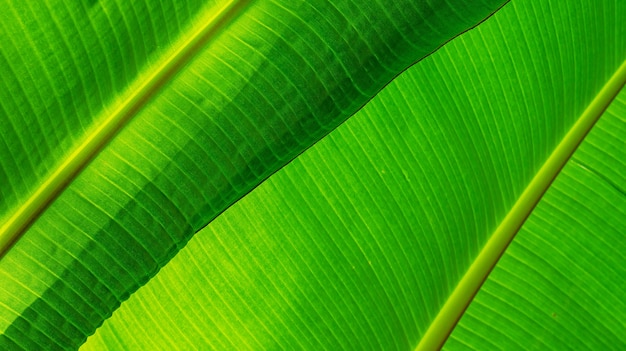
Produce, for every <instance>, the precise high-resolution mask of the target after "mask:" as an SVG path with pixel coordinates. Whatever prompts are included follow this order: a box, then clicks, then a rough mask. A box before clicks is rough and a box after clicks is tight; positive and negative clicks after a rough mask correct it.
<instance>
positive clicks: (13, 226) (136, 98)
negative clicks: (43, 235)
mask: <svg viewBox="0 0 626 351" xmlns="http://www.w3.org/2000/svg"><path fill="white" fill-rule="evenodd" d="M252 1H253V0H231V1H229V2H228V3H227V4H225V5H224V6H223V7H222V8H220V9H219V10H217V11H215V12H213V11H212V12H213V13H212V14H211V15H210V17H208V18H207V19H206V20H205V21H204V22H203V23H202V24H201V25H200V26H199V27H196V28H194V29H193V31H192V34H191V35H189V36H187V37H185V38H183V39H181V40H180V41H179V42H177V43H176V44H175V45H174V47H173V49H172V50H173V51H170V52H168V53H167V54H166V55H165V57H164V58H163V59H162V60H161V61H160V62H159V63H158V65H157V66H156V68H155V69H154V71H153V72H152V73H151V74H150V75H148V76H147V77H146V78H145V79H143V80H141V82H139V83H136V85H133V86H131V88H130V90H129V91H130V93H129V94H127V97H126V98H125V99H124V100H123V101H122V102H121V103H120V104H119V105H118V107H117V108H116V109H115V110H113V112H111V113H107V115H105V116H102V118H101V120H103V122H102V123H100V124H99V125H98V126H96V127H95V129H93V130H92V131H91V132H90V133H88V135H87V137H86V138H85V139H84V140H83V141H82V143H81V144H80V145H79V146H78V147H77V148H76V149H75V150H74V151H73V152H72V153H71V154H70V155H69V156H68V157H67V158H66V159H65V160H64V161H63V162H62V163H61V165H60V166H58V168H57V169H56V170H55V171H54V172H53V173H52V174H51V175H50V176H49V177H48V178H47V179H45V181H44V182H43V183H42V184H41V185H40V186H39V188H37V190H36V191H35V192H34V193H33V194H32V195H31V196H30V197H29V198H28V200H26V201H25V202H24V203H23V204H22V206H21V207H20V208H19V209H18V210H17V211H16V212H15V213H14V214H13V215H12V216H11V217H10V218H9V219H8V221H7V222H5V223H4V224H3V225H2V227H1V228H0V259H2V257H4V255H5V254H6V253H7V252H8V251H9V250H10V248H11V247H12V245H13V244H14V243H15V242H17V240H19V238H20V237H21V236H22V234H23V233H24V232H25V231H26V230H27V229H28V227H29V226H30V225H31V224H32V223H33V222H34V221H35V220H36V219H37V217H38V216H39V215H40V214H41V213H42V212H43V211H44V210H45V209H46V207H47V206H48V205H49V204H50V203H52V202H53V201H54V200H55V199H56V198H57V197H58V195H59V194H60V193H61V192H62V191H63V189H65V187H66V186H67V185H68V184H69V183H70V182H71V181H72V180H73V179H74V178H75V177H76V176H77V175H78V173H80V171H81V170H82V169H83V168H84V167H85V166H86V165H87V164H88V163H89V162H90V161H91V160H93V159H94V158H95V156H96V155H97V154H98V153H99V152H100V151H101V150H102V149H103V148H104V147H105V146H106V145H107V144H108V142H109V141H111V140H112V139H113V137H114V136H115V135H116V134H117V133H118V132H119V131H120V130H121V129H122V127H123V126H124V125H125V124H126V123H127V122H128V121H129V120H130V119H132V117H133V116H135V115H136V114H137V113H138V112H139V111H140V110H141V108H143V107H144V106H145V104H146V103H147V102H148V101H149V100H150V99H151V98H152V97H153V96H154V95H156V94H157V92H158V91H159V89H160V88H161V87H163V86H164V85H165V84H166V83H167V82H168V81H169V80H170V79H171V78H173V77H174V76H175V75H176V73H177V72H179V71H180V69H181V68H182V67H184V65H185V64H186V63H187V62H188V61H189V60H190V58H191V57H192V56H193V55H194V54H195V53H196V52H198V51H199V50H200V49H201V48H202V47H203V46H204V45H205V44H206V43H208V42H209V41H210V40H212V39H214V38H215V37H216V36H217V35H218V34H219V33H220V31H221V30H222V29H223V28H224V27H226V26H227V25H228V24H229V23H230V22H231V21H232V20H233V19H234V18H235V17H236V16H237V14H238V13H240V12H241V10H242V9H244V8H245V7H246V5H248V4H249V3H251V2H252ZM96 120H100V119H96Z"/></svg>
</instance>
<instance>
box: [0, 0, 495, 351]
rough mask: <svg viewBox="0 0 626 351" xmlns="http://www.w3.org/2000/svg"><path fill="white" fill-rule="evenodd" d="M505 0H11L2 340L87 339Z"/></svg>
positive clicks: (37, 343)
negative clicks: (250, 196) (207, 228)
mask: <svg viewBox="0 0 626 351" xmlns="http://www.w3.org/2000/svg"><path fill="white" fill-rule="evenodd" d="M502 2H503V1H502V0H493V1H482V2H476V3H473V4H465V2H464V1H460V0H459V1H455V2H451V1H427V2H418V3H415V2H411V1H401V2H398V1H393V2H392V1H387V2H368V3H366V4H361V3H353V2H350V1H340V2H335V1H332V2H331V1H328V2H324V1H319V2H310V1H279V2H270V1H215V2H210V1H195V2H194V1H192V2H185V3H184V4H179V2H175V1H166V2H159V3H157V4H155V3H154V2H148V1H145V2H138V1H134V2H121V1H114V0H109V1H104V0H103V1H90V2H69V1H62V0H49V1H45V2H37V3H33V2H26V3H15V2H9V1H7V2H5V3H3V5H4V7H3V8H5V10H4V11H3V12H2V14H1V15H0V25H1V26H2V36H0V50H1V52H2V55H0V57H2V61H0V72H2V80H1V81H2V84H3V86H2V89H1V90H0V94H2V96H0V103H1V106H2V115H1V116H0V123H1V124H0V136H1V138H0V139H1V140H2V143H0V184H1V185H2V186H1V187H0V189H1V190H0V191H1V193H0V194H1V198H0V220H1V222H0V223H2V224H1V226H0V256H1V257H2V258H1V261H0V306H1V308H2V313H1V315H0V331H1V332H2V335H1V336H0V348H2V349H5V348H6V349H12V348H24V349H40V348H52V349H55V348H75V347H77V346H78V345H80V344H81V343H82V342H83V341H84V340H85V338H86V336H87V335H89V334H91V333H93V331H94V330H95V329H96V327H97V326H98V325H100V324H101V323H102V321H103V320H105V319H106V318H108V317H109V316H110V314H111V312H112V311H113V310H114V309H116V308H117V306H119V304H120V302H121V301H123V300H125V299H127V298H128V296H129V295H130V294H131V293H132V292H133V291H135V290H136V289H137V288H139V287H140V286H142V285H144V284H145V283H146V282H147V281H148V279H149V278H150V277H151V276H153V275H154V274H156V272H157V271H158V270H159V269H160V268H161V267H162V266H163V265H164V264H165V263H166V262H167V261H168V260H169V259H170V258H171V257H172V256H174V255H175V254H176V252H178V250H179V249H180V248H182V247H183V246H184V245H185V243H186V242H187V241H188V240H189V238H190V237H191V236H192V235H193V234H194V233H195V232H196V231H198V230H199V229H201V228H202V227H203V226H204V225H206V224H207V223H208V222H209V221H210V220H212V219H213V218H215V217H216V216H217V215H218V214H219V213H221V212H222V211H223V210H224V209H225V208H226V207H227V206H229V205H230V204H232V203H233V202H235V201H236V200H237V199H239V198H240V197H241V196H243V195H245V194H246V193H247V192H249V191H250V190H251V189H252V188H253V187H254V186H256V185H257V184H258V183H259V182H260V181H262V180H263V179H265V178H267V177H268V176H269V175H270V174H271V173H273V172H275V171H276V170H277V169H278V168H280V167H281V166H283V165H284V164H285V163H286V162H287V161H289V160H291V159H292V158H293V157H295V156H296V155H298V154H299V153H300V152H302V150H304V149H305V148H307V147H309V146H310V145H311V144H312V143H313V142H315V141H317V140H318V139H319V138H321V137H322V136H323V135H325V134H326V133H328V132H329V131H330V130H332V129H334V128H335V127H336V126H337V125H338V124H339V123H341V122H342V121H344V120H345V119H346V118H347V117H348V116H350V115H351V114H352V113H353V112H355V111H356V110H357V109H358V108H359V107H360V106H362V105H363V104H364V103H365V102H366V101H367V100H368V99H370V98H371V97H372V96H373V95H374V94H375V93H376V92H377V91H379V90H380V89H381V88H382V86H383V85H384V84H386V83H387V82H389V81H390V80H391V79H392V78H393V77H394V76H395V75H397V74H398V73H399V72H400V71H402V70H403V69H405V68H406V67H407V66H408V65H410V64H411V63H413V62H415V61H417V60H419V59H421V58H423V57H424V56H426V55H428V54H429V53H431V52H432V51H433V50H435V49H436V48H438V47H439V46H441V45H442V44H443V43H445V42H447V41H448V40H450V39H451V38H452V37H454V36H455V35H458V34H459V33H460V32H462V31H465V30H467V29H468V28H470V27H471V26H473V25H475V24H476V23H478V22H479V21H481V20H482V19H484V18H485V16H487V15H489V14H490V13H492V12H493V11H495V10H496V9H497V8H498V6H501V5H502Z"/></svg>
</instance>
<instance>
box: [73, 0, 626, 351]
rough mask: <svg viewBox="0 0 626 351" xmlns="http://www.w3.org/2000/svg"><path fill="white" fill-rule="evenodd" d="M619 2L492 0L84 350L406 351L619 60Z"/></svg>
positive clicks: (208, 232) (127, 306) (203, 237)
mask: <svg viewBox="0 0 626 351" xmlns="http://www.w3.org/2000/svg"><path fill="white" fill-rule="evenodd" d="M625 4H626V3H624V2H622V1H621V0H617V1H615V0H607V1H602V2H601V3H598V2H597V1H595V0H589V1H583V2H579V3H578V5H577V6H568V4H567V3H559V4H557V3H555V2H554V1H550V0H544V1H537V0H529V1H522V0H519V1H515V2H514V3H511V4H509V5H507V6H505V7H504V8H503V9H502V10H500V11H499V12H498V13H496V14H495V15H494V16H493V17H492V18H490V19H489V20H488V21H486V22H485V23H484V24H482V25H481V26H479V27H478V28H477V29H475V30H472V31H470V32H468V33H466V34H464V35H463V36H461V37H459V38H457V39H455V40H454V41H452V42H450V43H449V44H447V45H446V46H445V47H443V48H442V49H440V50H438V51H437V52H436V53H434V54H433V55H431V56H429V57H428V58H426V59H425V60H423V61H421V62H420V63H419V64H418V65H415V66H413V67H411V68H410V69H409V70H408V71H407V72H405V73H403V74H402V75H401V76H399V77H398V78H397V79H396V80H394V81H393V82H392V83H390V84H389V85H388V86H387V87H386V88H385V89H384V90H383V91H382V92H381V93H379V94H378V95H377V96H376V97H375V98H374V99H372V101H371V102H370V103H369V104H368V105H367V106H365V107H364V108H363V109H362V110H360V111H359V112H358V113H357V114H356V115H355V116H354V117H353V118H351V119H350V120H349V121H348V122H346V123H345V124H344V125H342V126H341V127H339V128H338V129H337V130H336V131H335V132H333V133H331V134H330V135H329V136H328V137H327V138H325V139H323V140H322V141H320V142H318V143H317V144H315V145H314V146H313V147H312V148H311V149H309V150H308V151H307V152H305V153H303V154H302V155H301V156H300V157H298V158H297V159H296V160H294V161H293V162H292V163H290V164H289V165H287V166H286V167H285V168H283V169H281V170H280V171H279V172H277V173H276V174H275V175H273V176H272V177H271V178H270V179H269V180H267V181H266V182H265V183H263V184H262V185H261V186H259V187H258V188H257V189H255V190H254V191H253V192H252V193H250V194H249V195H248V196H246V197H245V198H243V199H242V200H241V201H239V202H238V203H237V204H235V205H234V206H232V207H231V208H230V209H229V210H227V211H226V212H225V213H224V214H222V215H221V216H220V217H218V218H217V219H216V220H215V221H213V222H212V223H211V224H210V225H209V226H207V227H206V228H205V229H203V230H202V231H200V232H199V233H198V234H197V235H196V236H194V238H193V239H192V240H191V241H190V242H189V244H188V245H187V246H186V247H185V248H184V249H183V250H182V251H181V252H180V253H179V254H178V255H177V256H176V257H175V258H174V259H173V260H172V261H171V262H170V263H169V264H168V265H166V266H165V267H164V268H163V269H162V270H161V271H160V272H159V274H158V275H157V276H156V277H155V278H154V279H153V280H151V281H150V282H149V283H148V284H146V286H144V287H142V288H141V289H140V290H139V291H138V292H137V293H135V294H134V295H133V296H132V297H131V298H130V299H129V300H128V301H127V302H125V303H124V304H123V305H122V306H121V308H120V309H118V310H117V311H116V312H115V314H114V316H113V317H112V318H111V319H109V320H107V321H106V322H105V324H104V325H103V326H102V327H101V328H100V329H99V330H98V331H97V332H96V334H95V335H94V336H93V337H91V338H90V339H88V341H87V343H86V344H85V345H84V349H85V350H90V349H91V350H103V349H110V350H117V349H130V350H143V349H155V348H157V349H158V348H163V349H181V350H185V349H190V348H193V347H197V348H199V349H217V350H221V349H244V350H246V349H251V350H255V349H257V350H258V349H288V350H290V349H309V350H344V349H346V350H411V349H414V348H415V347H416V346H417V344H418V343H419V341H420V339H421V337H422V336H423V334H424V332H425V331H426V330H427V329H428V328H429V327H430V325H431V323H432V321H433V319H434V318H435V316H436V315H437V313H438V312H439V310H440V308H441V306H442V305H443V304H444V303H445V301H446V300H447V299H448V297H449V295H450V293H451V292H452V291H453V289H454V288H455V286H456V285H457V283H458V281H459V279H461V277H462V276H463V275H464V274H465V272H466V270H467V268H468V267H469V265H470V264H471V263H472V262H473V260H475V258H476V256H477V254H478V252H479V251H480V250H481V248H482V247H483V245H484V244H485V242H486V241H487V240H488V239H489V237H490V236H491V234H492V233H493V231H494V230H495V228H496V227H497V226H498V225H499V223H500V221H502V219H503V218H504V217H505V216H506V214H507V212H508V211H509V210H510V208H511V206H512V205H513V204H514V203H515V202H516V200H517V198H518V197H519V195H520V194H521V193H522V192H523V190H524V189H525V188H526V186H527V185H528V183H529V182H530V181H531V179H532V178H533V177H534V175H535V173H536V172H537V170H538V169H539V168H540V167H541V166H542V165H543V163H544V162H545V160H546V159H547V158H548V156H549V155H550V154H551V153H552V152H553V150H554V149H555V147H556V146H557V145H558V144H559V142H560V141H561V140H562V138H563V137H564V135H565V134H566V133H567V131H568V130H569V129H570V128H571V127H572V125H573V124H574V123H575V122H576V121H577V120H578V118H579V117H580V116H581V114H582V113H583V111H585V109H586V108H587V107H588V105H589V104H590V103H591V101H593V100H594V98H595V97H596V95H597V94H598V92H599V91H600V89H601V88H602V87H603V86H604V85H605V84H606V82H607V80H608V79H609V78H610V77H611V76H612V75H613V74H614V72H615V71H616V70H617V68H618V67H620V65H621V64H622V62H623V60H624V57H626V42H624V41H622V40H621V33H623V32H624V30H626V27H625V25H626V23H624V22H623V21H621V17H620V16H618V15H616V14H617V13H624V6H625ZM557 24H558V25H557ZM599 143H601V142H599ZM618 174H619V173H618ZM601 235H602V231H601V230H600V231H599V232H598V234H597V236H601ZM486 349H489V348H486Z"/></svg>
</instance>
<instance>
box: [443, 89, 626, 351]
mask: <svg viewBox="0 0 626 351" xmlns="http://www.w3.org/2000/svg"><path fill="white" fill-rule="evenodd" d="M624 140H626V91H622V93H621V94H620V95H619V96H618V97H617V98H616V100H615V101H614V102H613V103H612V104H611V106H610V107H609V109H608V110H607V111H606V112H605V113H604V115H603V116H602V118H601V119H600V121H599V122H598V124H597V125H596V126H595V127H594V129H593V130H592V131H591V133H590V135H589V136H587V138H586V139H585V141H584V143H583V144H582V145H581V146H580V148H579V149H578V150H577V151H576V153H575V154H574V156H573V157H572V159H571V160H570V162H569V163H568V164H567V166H566V167H565V168H564V169H563V171H562V173H561V174H560V175H559V177H558V178H557V179H556V180H555V182H554V184H553V186H552V187H551V188H550V190H549V191H548V192H547V193H546V195H545V196H544V198H543V199H542V200H541V202H540V203H539V205H538V206H537V208H536V209H535V211H534V212H533V214H532V215H531V216H530V217H529V218H528V220H527V221H526V223H525V224H524V226H523V227H522V229H521V231H520V232H519V233H518V235H517V237H516V238H515V240H514V241H513V243H512V244H511V245H510V247H509V249H508V250H507V252H506V253H505V255H504V256H503V257H502V259H501V260H500V262H499V263H498V265H497V266H496V268H495V269H494V271H493V272H492V273H491V275H490V276H489V279H488V280H487V282H486V283H485V284H484V286H483V289H482V290H481V291H480V293H479V294H478V295H477V296H476V298H475V300H474V301H473V302H472V304H471V305H470V308H469V309H468V310H467V312H466V314H465V316H464V317H463V318H462V319H461V321H460V323H459V325H458V326H457V328H456V329H455V331H454V332H453V333H452V335H451V337H450V339H449V340H448V342H447V344H446V345H445V348H444V349H446V350H466V349H468V347H470V348H472V349H476V350H529V349H530V350H581V349H584V350H621V349H624V348H626V335H625V334H624V326H626V302H625V301H624V296H626V284H625V283H624V277H626V255H625V254H624V253H625V252H626V241H625V240H624V233H626V178H625V177H624V175H626V161H625V160H626V148H624Z"/></svg>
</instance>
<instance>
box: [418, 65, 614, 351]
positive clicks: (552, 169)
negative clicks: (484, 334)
mask: <svg viewBox="0 0 626 351" xmlns="http://www.w3.org/2000/svg"><path fill="white" fill-rule="evenodd" d="M625 83H626V60H625V61H623V62H622V64H621V66H620V67H619V68H618V69H617V71H616V72H615V73H614V74H613V76H611V78H610V79H609V80H608V81H607V83H606V84H605V85H604V86H603V87H602V89H601V90H600V92H599V93H598V94H597V95H596V97H595V98H594V99H593V100H592V101H591V103H590V104H589V106H587V108H586V109H585V111H584V112H583V113H582V114H581V116H580V117H579V118H578V120H577V121H576V123H575V124H574V125H573V126H572V128H571V129H570V130H569V132H568V133H567V134H566V135H565V137H564V138H563V139H562V140H561V142H560V143H559V145H557V147H556V148H555V149H554V151H553V152H552V154H551V155H550V156H549V157H548V159H547V160H546V162H545V163H544V164H543V166H542V167H541V168H540V169H539V171H538V172H537V174H535V176H534V177H533V179H532V180H531V181H530V183H529V184H528V186H527V187H526V189H525V190H524V192H523V193H522V195H521V196H520V197H519V198H518V200H517V202H516V203H515V204H514V205H513V207H512V208H511V210H510V211H509V212H508V214H507V215H506V217H504V219H503V220H502V222H500V225H499V226H498V228H496V230H495V231H494V233H493V234H492V235H491V237H490V238H489V240H488V241H487V243H486V244H485V246H484V247H483V249H482V250H481V251H480V253H479V254H478V256H477V257H476V259H475V260H474V262H472V264H471V266H470V267H469V269H468V270H467V272H466V273H465V275H464V276H463V277H462V278H461V280H460V281H459V283H458V285H457V286H456V288H455V289H454V290H453V291H452V293H451V294H450V296H449V297H448V299H447V300H446V302H445V303H444V305H443V307H442V308H441V309H440V310H439V313H438V314H437V316H436V317H435V319H434V320H433V322H432V323H431V324H430V326H429V328H428V330H427V331H426V333H425V334H424V336H423V337H422V339H421V340H420V343H419V344H418V345H417V347H416V349H415V350H416V351H422V350H438V349H440V348H441V347H442V346H443V344H444V343H445V341H446V340H447V338H448V336H449V335H450V334H451V333H452V330H453V329H454V327H455V326H456V324H457V322H458V321H459V320H460V319H461V317H462V315H463V313H465V310H466V309H467V307H468V306H469V304H470V302H471V301H472V299H473V298H474V296H475V295H476V293H477V292H478V290H479V289H480V287H481V286H482V284H483V282H484V281H485V280H486V279H487V277H488V275H489V273H490V272H491V270H492V269H493V268H494V267H495V265H496V263H497V262H498V260H499V259H500V257H501V256H502V254H504V251H505V250H506V248H507V247H508V245H509V244H510V243H511V241H512V240H513V238H514V237H515V235H516V234H517V232H518V231H519V230H520V228H521V227H522V225H523V224H524V221H526V219H527V218H528V216H530V214H531V213H532V211H533V209H534V208H535V206H536V205H537V203H539V200H541V197H542V196H543V194H545V192H546V191H547V190H548V188H549V187H550V185H551V184H552V181H554V179H555V178H556V176H557V175H558V174H559V173H560V171H561V169H563V167H564V166H565V164H566V163H567V161H568V160H569V158H570V157H571V155H572V154H573V153H574V151H576V148H577V147H578V146H579V145H580V143H582V141H583V140H584V138H585V136H586V135H587V133H589V131H590V130H591V128H592V127H593V126H594V124H595V123H596V122H597V121H598V119H599V118H600V116H601V115H602V114H603V113H604V111H605V110H606V108H607V107H608V106H609V105H610V104H611V102H612V101H613V100H614V99H615V97H616V96H617V94H618V93H619V91H620V90H621V89H622V87H623V86H624V84H625Z"/></svg>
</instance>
